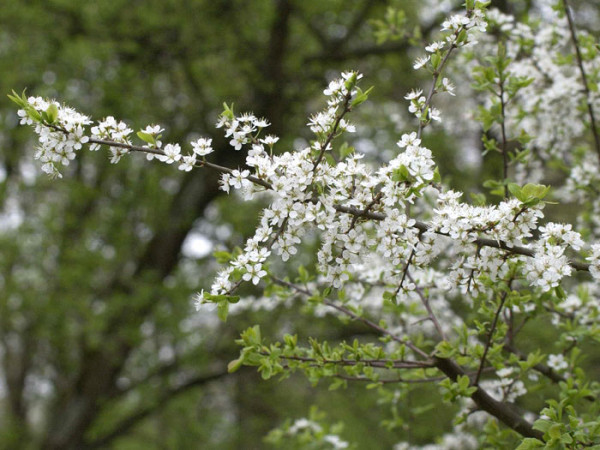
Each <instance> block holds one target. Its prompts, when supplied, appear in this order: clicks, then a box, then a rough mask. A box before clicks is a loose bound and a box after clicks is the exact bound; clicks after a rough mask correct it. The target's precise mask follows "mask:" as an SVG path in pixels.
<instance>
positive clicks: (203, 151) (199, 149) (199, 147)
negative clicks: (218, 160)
mask: <svg viewBox="0 0 600 450" xmlns="http://www.w3.org/2000/svg"><path fill="white" fill-rule="evenodd" d="M191 144H192V148H193V151H194V153H195V154H196V155H198V156H206V155H208V154H210V153H212V152H214V149H213V148H212V146H211V145H212V139H206V138H200V139H198V140H197V141H195V142H192V143H191Z"/></svg>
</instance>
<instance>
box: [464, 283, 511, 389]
mask: <svg viewBox="0 0 600 450" xmlns="http://www.w3.org/2000/svg"><path fill="white" fill-rule="evenodd" d="M509 288H510V283H509ZM507 296H508V293H507V292H506V291H505V292H503V293H502V298H501V299H500V305H498V310H497V311H496V314H495V315H494V320H493V322H492V326H491V327H490V331H489V332H488V335H487V342H486V343H485V348H484V349H483V355H481V361H480V362H479V369H477V375H475V380H473V385H474V386H478V385H479V378H480V377H481V372H482V371H483V366H484V365H485V358H486V357H487V354H488V350H489V349H490V346H491V345H492V338H493V337H494V332H495V331H496V325H497V324H498V318H499V317H500V312H501V311H502V308H503V307H504V302H505V301H506V297H507Z"/></svg>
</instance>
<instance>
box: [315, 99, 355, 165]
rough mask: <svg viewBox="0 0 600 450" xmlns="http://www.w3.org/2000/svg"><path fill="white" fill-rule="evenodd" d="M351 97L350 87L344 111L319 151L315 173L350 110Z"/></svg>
mask: <svg viewBox="0 0 600 450" xmlns="http://www.w3.org/2000/svg"><path fill="white" fill-rule="evenodd" d="M351 98H352V90H351V89H348V92H347V93H346V95H345V96H344V103H343V105H342V112H341V113H340V114H339V115H338V116H337V117H336V119H335V122H334V123H333V127H331V131H330V132H329V134H328V135H327V139H325V143H324V144H321V151H320V152H319V156H318V157H317V160H316V161H315V162H314V163H313V169H312V171H313V174H314V173H315V171H316V170H317V167H318V166H319V164H321V161H322V160H323V157H324V156H325V152H326V151H327V148H328V147H329V144H331V141H332V140H333V138H334V137H335V134H336V133H337V131H338V127H339V126H340V122H341V121H342V119H343V118H344V116H345V115H346V114H348V113H349V112H350V99H351Z"/></svg>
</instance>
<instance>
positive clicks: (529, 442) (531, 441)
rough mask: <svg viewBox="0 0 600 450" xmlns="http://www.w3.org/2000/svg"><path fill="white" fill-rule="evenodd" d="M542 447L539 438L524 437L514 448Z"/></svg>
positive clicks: (525, 449) (542, 444)
mask: <svg viewBox="0 0 600 450" xmlns="http://www.w3.org/2000/svg"><path fill="white" fill-rule="evenodd" d="M542 447H544V443H543V442H542V441H540V440H539V439H535V438H525V439H523V442H521V445H519V446H518V447H517V449H516V450H530V449H532V448H542Z"/></svg>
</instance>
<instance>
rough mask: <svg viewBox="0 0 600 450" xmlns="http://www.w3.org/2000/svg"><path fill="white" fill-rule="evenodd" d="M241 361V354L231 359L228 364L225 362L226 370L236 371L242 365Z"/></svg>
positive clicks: (242, 359) (242, 360)
mask: <svg viewBox="0 0 600 450" xmlns="http://www.w3.org/2000/svg"><path fill="white" fill-rule="evenodd" d="M243 363H244V358H243V357H242V356H240V357H239V358H237V359H234V360H233V361H230V362H229V364H227V372H229V373H233V372H236V371H237V370H238V369H239V368H240V367H242V365H243Z"/></svg>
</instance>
